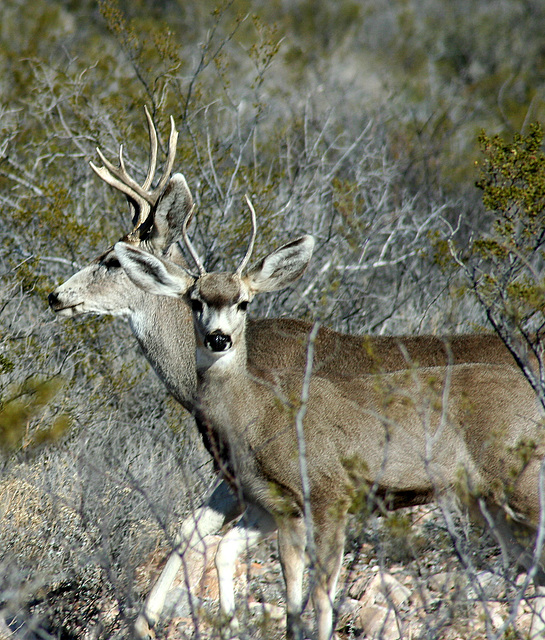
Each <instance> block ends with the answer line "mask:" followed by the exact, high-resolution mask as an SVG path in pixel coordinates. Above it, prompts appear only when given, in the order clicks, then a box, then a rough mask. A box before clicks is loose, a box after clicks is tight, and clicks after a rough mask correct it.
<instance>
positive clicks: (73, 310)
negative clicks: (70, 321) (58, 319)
mask: <svg viewBox="0 0 545 640" xmlns="http://www.w3.org/2000/svg"><path fill="white" fill-rule="evenodd" d="M54 312H55V315H56V316H62V317H63V318H70V317H72V316H80V315H82V314H83V313H86V311H85V310H84V309H83V305H82V304H75V305H73V306H71V307H63V308H62V309H54Z"/></svg>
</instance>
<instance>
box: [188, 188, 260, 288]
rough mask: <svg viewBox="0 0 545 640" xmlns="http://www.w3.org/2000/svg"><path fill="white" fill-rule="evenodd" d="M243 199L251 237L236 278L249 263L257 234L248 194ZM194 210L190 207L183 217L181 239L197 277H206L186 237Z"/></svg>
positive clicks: (197, 256)
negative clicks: (196, 271) (195, 269)
mask: <svg viewBox="0 0 545 640" xmlns="http://www.w3.org/2000/svg"><path fill="white" fill-rule="evenodd" d="M244 197H245V198H246V202H247V203H248V206H249V207H250V215H251V217H252V235H251V237H250V242H249V243H248V249H247V250H246V255H245V256H244V258H243V259H242V262H241V263H240V265H239V267H238V269H237V270H236V271H235V274H236V275H237V276H241V275H242V272H243V271H244V269H245V268H246V265H247V264H248V262H249V261H250V258H251V256H252V252H253V250H254V244H255V237H256V234H257V220H256V215H255V209H254V207H253V205H252V203H251V201H250V198H249V197H248V194H246V195H245V196H244ZM194 208H195V205H193V206H192V207H191V211H190V212H189V213H188V214H187V216H186V217H185V220H184V223H183V225H182V238H183V241H184V243H185V246H186V247H187V250H188V251H189V253H190V255H191V257H192V258H193V262H194V263H195V265H196V266H197V269H198V270H199V275H201V276H204V275H206V269H205V268H204V265H203V263H202V260H201V259H200V257H199V254H198V253H197V251H196V250H195V247H194V246H193V244H192V243H191V240H190V239H189V236H188V235H187V227H188V226H189V223H190V222H191V219H192V218H193V209H194Z"/></svg>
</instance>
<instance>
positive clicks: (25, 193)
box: [0, 0, 543, 638]
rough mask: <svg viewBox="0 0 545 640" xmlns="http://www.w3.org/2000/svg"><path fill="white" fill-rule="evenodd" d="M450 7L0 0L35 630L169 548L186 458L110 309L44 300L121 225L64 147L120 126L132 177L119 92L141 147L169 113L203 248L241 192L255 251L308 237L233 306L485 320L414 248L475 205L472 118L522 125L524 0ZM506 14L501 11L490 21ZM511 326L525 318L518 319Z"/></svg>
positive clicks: (7, 208) (465, 325)
mask: <svg viewBox="0 0 545 640" xmlns="http://www.w3.org/2000/svg"><path fill="white" fill-rule="evenodd" d="M451 4H452V3H447V2H437V3H425V4H424V5H422V4H421V3H414V2H393V3H392V2H387V3H386V2H385V3H381V2H373V3H367V2H364V3H354V2H352V1H351V0H343V1H342V2H338V3H332V2H320V3H309V2H306V1H300V2H296V3H283V2H254V3H249V2H246V1H244V0H234V1H231V2H225V3H216V2H208V1H205V2H202V1H200V2H184V3H180V2H175V1H173V0H171V1H164V2H160V3H157V2H154V3H151V2H145V1H144V0H138V1H137V2H124V1H121V0H119V2H116V1H115V0H102V1H101V2H99V3H95V2H92V1H90V0H86V1H84V0H79V1H74V2H65V3H51V2H47V1H46V0H34V1H33V2H28V0H5V1H4V4H3V7H2V25H1V27H0V70H1V73H0V114H1V118H0V203H1V206H2V227H1V228H0V269H1V273H2V281H1V285H0V293H1V303H0V399H1V400H2V402H3V405H2V407H0V431H1V433H2V434H8V433H10V434H13V437H12V436H11V435H10V436H9V437H8V436H6V437H5V438H4V443H5V440H6V438H8V439H9V443H10V446H9V450H6V449H4V451H3V452H2V460H1V467H0V495H1V501H0V509H2V513H3V517H2V520H1V522H2V532H1V535H0V540H2V542H1V543H0V566H1V567H2V569H1V574H2V582H1V583H0V609H1V611H2V613H3V615H4V618H5V619H6V620H8V619H9V620H15V621H16V623H17V624H19V623H23V622H25V623H26V625H27V627H26V628H27V629H32V628H41V630H42V631H49V632H50V633H51V634H52V635H53V636H55V637H62V638H69V637H78V638H82V637H97V638H102V637H104V638H106V637H108V638H109V637H113V634H115V633H119V634H120V636H121V637H123V634H126V633H127V629H128V628H129V625H130V622H131V620H132V619H133V617H134V613H135V611H136V609H137V607H138V604H139V602H140V601H141V598H142V595H143V593H145V592H146V591H147V589H148V586H149V577H148V579H147V580H144V581H143V582H142V581H139V580H138V579H137V578H138V575H139V568H140V567H141V566H142V565H143V564H146V563H147V562H149V561H150V560H149V558H150V557H151V556H152V555H153V554H154V552H156V551H157V549H161V550H167V549H168V548H169V546H170V545H171V544H172V539H173V534H174V532H175V529H176V524H177V522H179V520H180V518H181V516H182V515H183V514H184V513H186V511H187V509H189V508H190V507H191V505H193V504H194V503H195V502H196V501H198V499H199V496H200V495H201V493H202V490H203V488H204V487H205V486H206V485H207V483H208V482H209V481H210V478H211V465H210V462H209V460H208V458H207V456H206V455H205V453H204V451H203V448H202V445H201V443H200V442H199V440H198V438H197V436H196V434H195V430H194V428H193V425H192V423H191V421H190V420H189V418H188V417H187V415H186V414H185V413H184V412H183V411H182V410H181V409H179V408H178V407H177V406H176V405H175V404H174V402H173V401H172V400H170V399H168V398H167V396H166V392H165V391H164V389H163V387H162V385H161V384H160V382H159V381H158V380H157V379H156V378H155V377H154V374H153V373H152V372H151V371H150V370H149V368H148V366H147V364H146V363H145V361H143V358H142V356H141V354H140V353H139V352H138V349H137V348H136V345H135V344H134V339H133V337H132V335H131V333H130V330H129V328H128V326H127V325H126V324H125V323H124V322H123V321H122V320H119V319H116V320H113V319H111V318H81V319H75V320H71V319H69V320H54V319H53V318H52V316H51V314H50V312H49V311H48V309H47V300H46V298H47V294H48V293H49V292H50V291H51V290H53V289H54V287H55V286H56V285H57V284H58V283H60V282H62V281H64V280H65V279H66V278H67V277H68V276H70V275H71V274H72V273H73V272H74V271H76V270H77V269H78V268H80V267H81V266H83V265H85V264H86V263H88V262H89V261H90V260H91V259H92V258H94V257H95V256H97V255H99V254H100V253H101V252H102V251H103V250H104V249H105V248H106V247H107V246H109V245H110V244H111V243H112V242H114V241H115V240H117V239H118V238H119V237H120V236H122V235H123V234H124V233H126V231H127V230H128V229H129V226H128V225H129V212H128V210H127V207H126V202H125V201H124V199H122V198H121V197H120V196H119V194H116V193H114V192H113V191H112V190H111V189H110V188H109V187H108V186H106V185H104V184H101V183H100V181H99V180H98V179H97V178H96V176H95V175H94V174H93V173H92V171H91V170H90V169H89V167H88V165H87V162H88V160H90V159H96V155H95V147H96V146H99V147H100V148H101V149H102V150H103V151H104V153H105V154H106V155H107V156H108V157H109V158H113V157H115V156H116V154H117V152H118V148H119V144H120V143H123V144H124V145H125V157H126V161H127V164H128V167H129V168H130V170H131V172H133V173H134V174H135V175H136V176H139V177H141V178H143V176H144V174H145V170H146V165H147V157H146V154H147V145H148V143H147V133H146V130H145V126H144V115H143V105H144V104H147V105H148V107H149V108H150V111H151V113H152V114H153V118H154V121H155V122H156V125H157V127H158V132H159V137H160V143H161V153H162V154H164V151H165V145H166V141H167V139H168V129H169V123H168V117H169V116H170V115H173V117H174V118H175V121H176V124H177V127H178V129H179V130H180V133H181V135H180V141H179V144H178V156H177V162H176V167H175V168H176V169H177V170H181V171H182V172H183V173H184V174H185V175H186V177H187V180H188V183H189V185H190V187H191V190H192V192H193V194H194V197H195V201H196V205H197V215H196V218H195V225H194V226H192V233H193V237H194V242H195V244H196V246H197V248H198V249H199V251H200V252H201V255H203V256H204V260H205V263H206V265H207V267H208V268H210V269H220V268H225V269H230V268H232V266H233V265H234V264H236V262H237V260H239V259H240V256H241V255H243V254H244V252H245V246H246V242H247V238H248V231H249V225H250V223H249V216H248V214H247V211H246V210H245V207H244V205H243V196H244V194H245V193H249V194H250V196H251V198H252V201H253V203H254V206H255V208H256V210H257V212H258V220H259V235H258V245H257V248H256V257H258V256H259V255H263V254H264V253H266V252H267V251H269V250H270V249H272V248H273V247H274V246H276V245H279V244H281V243H282V242H284V241H287V240H288V239H290V238H292V237H294V236H295V235H299V234H300V233H303V232H309V233H312V234H314V235H315V236H316V238H317V250H316V255H315V259H314V261H313V264H312V266H311V269H310V270H309V272H308V274H307V276H306V277H305V279H304V280H302V281H301V282H300V283H298V285H297V287H296V288H294V289H293V290H291V291H288V292H285V293H283V294H282V295H280V296H278V297H276V298H274V299H273V298H272V297H265V298H264V299H263V300H262V301H259V302H258V304H257V305H256V309H255V313H256V314H271V315H272V314H274V315H293V316H298V317H318V318H319V319H320V320H321V321H323V322H324V323H326V324H329V325H331V326H334V327H336V328H340V329H344V330H350V331H354V332H361V333H363V332H373V333H392V332H399V333H416V332H423V331H432V332H450V331H463V330H469V329H473V328H474V327H475V326H479V327H482V326H485V323H486V310H485V311H484V312H483V311H482V310H481V309H480V308H479V305H478V304H477V303H475V302H474V301H473V300H472V299H471V298H469V297H462V296H459V295H457V292H458V288H459V282H460V276H459V274H456V273H453V272H452V271H451V270H445V269H442V268H441V266H442V264H441V260H437V261H434V258H435V257H437V255H438V250H437V247H439V246H441V245H440V244H438V243H439V240H441V239H444V238H445V222H444V220H447V221H449V222H450V223H451V225H452V226H456V221H457V219H458V217H459V216H461V217H462V219H463V220H464V222H465V223H466V226H465V227H464V229H466V230H467V229H468V228H476V229H479V228H480V226H481V224H483V221H484V220H485V219H488V218H487V217H486V215H485V213H483V209H482V207H481V206H480V204H479V202H478V193H477V192H476V191H475V190H474V188H473V185H472V182H473V181H474V173H473V171H474V169H473V164H472V161H471V154H472V152H473V150H474V149H475V132H476V130H477V128H478V127H480V126H483V125H486V127H487V128H488V129H489V130H491V131H494V132H495V131H496V130H497V131H506V130H508V129H509V128H521V127H522V126H524V125H525V120H526V118H527V117H529V114H530V113H532V112H536V111H537V112H539V109H540V108H541V107H540V103H539V99H538V96H539V90H540V87H541V86H542V84H543V77H542V74H543V68H542V67H543V65H542V56H541V54H540V46H541V44H540V42H541V33H542V26H543V25H542V22H543V15H542V14H543V12H542V9H541V8H540V7H539V6H537V5H536V6H534V7H533V12H530V8H531V3H525V4H524V6H522V5H520V6H519V3H513V2H503V3H501V6H500V8H499V9H498V6H497V3H492V2H490V3H486V2H485V3H479V8H478V11H477V12H476V13H475V11H474V10H473V3H461V4H460V3H458V4H457V5H456V6H451ZM439 17H441V19H439ZM514 17H516V19H517V21H521V20H522V21H523V24H524V29H516V30H513V29H511V28H506V25H507V24H511V22H512V20H513V19H514ZM518 23H519V24H520V22H518ZM499 32H502V33H505V34H509V37H507V36H506V37H505V38H503V39H502V38H497V37H496V34H497V33H499ZM522 33H524V41H523V40H522V35H521V34H522ZM523 44H524V47H523V46H522V45H523ZM528 46H530V47H531V50H532V51H534V52H535V55H534V56H529V55H528V48H527V47H528ZM529 60H534V61H535V64H534V65H533V66H532V65H530V64H529V62H528V61H529ZM532 135H534V145H537V147H536V146H534V150H535V149H537V148H538V147H539V144H540V142H539V141H538V139H537V137H535V136H536V134H535V132H534V133H533V134H532ZM489 144H492V146H493V143H489ZM162 158H164V155H163V156H162ZM488 217H489V216H488ZM465 232H466V231H464V233H465ZM465 237H469V231H467V235H466V236H465ZM443 248H444V247H443ZM534 255H535V256H537V255H538V253H535V254H534ZM519 291H520V288H519ZM518 295H519V296H520V293H519V294H518ZM530 325H531V327H532V330H533V331H535V330H536V329H537V330H538V329H539V326H538V325H536V323H535V315H534V316H532V322H530V323H529V324H528V326H530ZM525 326H526V325H525ZM60 380H62V381H63V385H62V388H59V389H58V391H57V393H56V394H55V395H54V394H53V393H52V390H53V386H55V385H56V381H60ZM25 385H26V386H25ZM32 385H34V386H32ZM50 392H51V393H50ZM21 393H24V395H23V396H21ZM40 394H42V395H41V396H40ZM18 398H22V400H25V402H22V400H21V402H19V400H18ZM27 400H28V402H27ZM17 403H19V404H17ZM4 418H5V419H6V424H5V425H4V422H2V421H3V420H4ZM68 425H69V426H68ZM19 426H24V431H23V432H21V431H19V430H18V429H16V431H17V432H16V431H14V428H15V427H19ZM46 440H51V442H45V441H46ZM36 444H40V445H41V446H39V447H35V446H33V445H36ZM403 553H404V552H403ZM403 553H402V555H403ZM75 602H77V603H79V604H81V603H85V608H84V609H83V613H81V614H79V613H77V611H78V609H79V610H82V609H81V607H76V606H73V603H75ZM14 624H15V623H14ZM445 624H446V623H445ZM29 633H30V631H29ZM86 634H87V635H86ZM125 637H126V635H125Z"/></svg>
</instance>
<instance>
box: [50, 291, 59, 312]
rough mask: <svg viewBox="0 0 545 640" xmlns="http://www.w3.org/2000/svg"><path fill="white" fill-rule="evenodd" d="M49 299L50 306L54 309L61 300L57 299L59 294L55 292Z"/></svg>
mask: <svg viewBox="0 0 545 640" xmlns="http://www.w3.org/2000/svg"><path fill="white" fill-rule="evenodd" d="M47 299H48V301H49V306H50V307H51V308H52V309H53V308H54V307H55V305H57V304H58V302H59V299H58V298H57V294H56V293H55V292H52V293H50V294H49V295H48V296H47Z"/></svg>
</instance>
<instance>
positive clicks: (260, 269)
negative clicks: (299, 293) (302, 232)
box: [244, 236, 314, 294]
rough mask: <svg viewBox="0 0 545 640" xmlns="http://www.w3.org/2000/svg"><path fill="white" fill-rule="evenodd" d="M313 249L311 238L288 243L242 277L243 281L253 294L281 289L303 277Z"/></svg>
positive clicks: (302, 238) (312, 239) (304, 237)
mask: <svg viewBox="0 0 545 640" xmlns="http://www.w3.org/2000/svg"><path fill="white" fill-rule="evenodd" d="M313 249H314V238H313V237H312V236H302V237H301V238H298V239H297V240H294V241H293V242H289V243H288V244H285V245H284V246H283V247H280V249H277V250H276V251H273V252H272V253H270V254H269V255H268V256H267V257H266V258H263V260H261V262H260V263H259V264H258V265H257V266H256V267H254V268H253V269H252V270H251V271H250V272H249V273H248V274H247V275H246V276H244V281H245V282H246V284H247V285H248V286H249V288H250V290H251V291H252V292H253V293H254V294H255V293H261V292H265V291H278V290H279V289H283V288H284V287H287V286H288V285H289V284H291V283H292V282H295V281H296V280H297V279H298V278H300V277H301V276H302V275H303V273H304V271H305V269H306V268H307V266H308V263H309V262H310V258H311V257H312V251H313Z"/></svg>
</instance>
